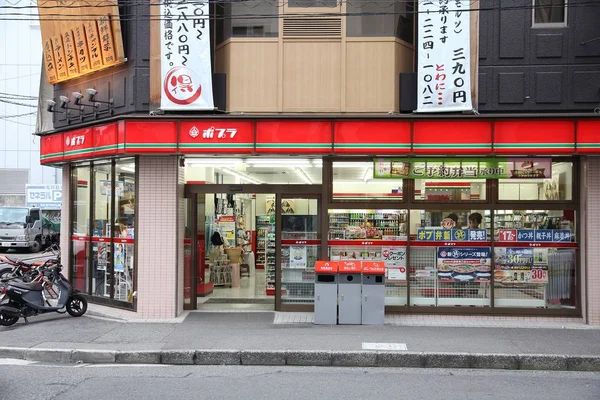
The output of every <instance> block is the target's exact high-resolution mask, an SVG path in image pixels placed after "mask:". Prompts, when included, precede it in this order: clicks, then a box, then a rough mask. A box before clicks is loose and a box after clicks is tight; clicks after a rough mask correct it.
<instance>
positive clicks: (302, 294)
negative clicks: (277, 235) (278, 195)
mask: <svg viewBox="0 0 600 400" xmlns="http://www.w3.org/2000/svg"><path fill="white" fill-rule="evenodd" d="M281 207H282V212H283V213H284V214H283V215H282V216H281V224H282V226H281V293H282V295H281V301H282V303H284V304H312V303H313V302H314V296H315V263H316V261H317V260H318V259H319V257H320V254H321V225H320V220H321V218H320V213H319V201H318V200H317V199H306V198H305V199H303V198H282V199H281ZM288 212H293V213H288ZM274 278H275V277H274V276H273V278H272V279H274ZM268 284H269V282H267V285H268Z"/></svg>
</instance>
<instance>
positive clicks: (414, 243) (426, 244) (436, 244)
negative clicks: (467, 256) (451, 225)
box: [410, 241, 491, 247]
mask: <svg viewBox="0 0 600 400" xmlns="http://www.w3.org/2000/svg"><path fill="white" fill-rule="evenodd" d="M410 245H411V246H416V247H440V246H445V247H447V246H453V247H490V246H491V242H452V241H447V242H417V241H412V242H410Z"/></svg>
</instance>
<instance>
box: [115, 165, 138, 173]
mask: <svg viewBox="0 0 600 400" xmlns="http://www.w3.org/2000/svg"><path fill="white" fill-rule="evenodd" d="M117 168H118V169H120V170H121V171H125V172H131V173H134V172H135V169H134V168H133V167H126V166H117Z"/></svg>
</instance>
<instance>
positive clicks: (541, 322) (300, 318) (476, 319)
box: [273, 312, 600, 329]
mask: <svg viewBox="0 0 600 400" xmlns="http://www.w3.org/2000/svg"><path fill="white" fill-rule="evenodd" d="M313 321H314V315H313V313H310V312H305V313H302V312H276V313H275V316H274V319H273V323H274V324H312V323H313ZM385 324H386V325H395V326H452V327H482V328H485V327H488V328H523V327H527V328H554V329H562V328H564V329H600V327H598V326H590V325H586V324H585V323H584V322H583V319H581V318H550V317H504V316H483V315H405V314H387V315H386V316H385Z"/></svg>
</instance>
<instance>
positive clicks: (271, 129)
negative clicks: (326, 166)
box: [256, 121, 332, 154]
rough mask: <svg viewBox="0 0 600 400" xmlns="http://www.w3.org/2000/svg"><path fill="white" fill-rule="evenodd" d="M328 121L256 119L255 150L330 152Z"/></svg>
mask: <svg viewBox="0 0 600 400" xmlns="http://www.w3.org/2000/svg"><path fill="white" fill-rule="evenodd" d="M331 139H332V133H331V122H329V121H258V122H257V123H256V152H257V153H279V154H315V153H316V154H323V153H330V152H331V145H332V143H331Z"/></svg>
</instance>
